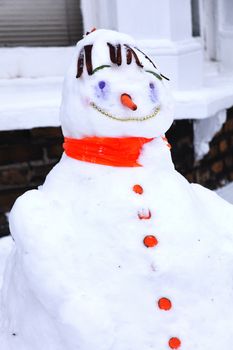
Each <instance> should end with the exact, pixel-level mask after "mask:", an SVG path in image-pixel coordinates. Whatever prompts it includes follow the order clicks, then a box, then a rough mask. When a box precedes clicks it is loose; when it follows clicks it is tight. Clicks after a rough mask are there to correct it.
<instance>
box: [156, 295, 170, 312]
mask: <svg viewBox="0 0 233 350" xmlns="http://www.w3.org/2000/svg"><path fill="white" fill-rule="evenodd" d="M158 306H159V308H160V309H161V310H165V311H168V310H170V309H171V308H172V303H171V300H169V299H168V298H160V299H159V301H158Z"/></svg>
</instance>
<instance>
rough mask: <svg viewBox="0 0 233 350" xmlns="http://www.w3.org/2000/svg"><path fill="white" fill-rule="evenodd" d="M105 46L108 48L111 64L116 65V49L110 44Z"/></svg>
mask: <svg viewBox="0 0 233 350" xmlns="http://www.w3.org/2000/svg"><path fill="white" fill-rule="evenodd" d="M107 45H108V47H109V54H110V60H111V61H112V63H114V64H116V63H117V55H116V47H115V46H113V45H112V44H110V43H107Z"/></svg>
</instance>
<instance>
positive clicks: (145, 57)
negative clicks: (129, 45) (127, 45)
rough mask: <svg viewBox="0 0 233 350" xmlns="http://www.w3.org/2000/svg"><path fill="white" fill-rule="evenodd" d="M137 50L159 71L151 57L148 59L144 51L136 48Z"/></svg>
mask: <svg viewBox="0 0 233 350" xmlns="http://www.w3.org/2000/svg"><path fill="white" fill-rule="evenodd" d="M135 49H136V50H138V51H139V52H141V53H142V54H143V55H144V56H145V58H146V59H147V60H148V61H150V63H151V64H152V65H153V66H154V68H155V69H157V67H156V65H155V64H154V62H153V61H152V60H151V59H150V57H148V56H147V55H146V54H145V53H144V52H143V51H141V50H140V49H139V48H137V47H135Z"/></svg>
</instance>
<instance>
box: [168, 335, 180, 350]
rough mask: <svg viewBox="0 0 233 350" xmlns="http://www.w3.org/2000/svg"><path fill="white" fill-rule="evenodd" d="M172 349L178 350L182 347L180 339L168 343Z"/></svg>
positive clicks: (172, 339) (173, 339)
mask: <svg viewBox="0 0 233 350" xmlns="http://www.w3.org/2000/svg"><path fill="white" fill-rule="evenodd" d="M168 344H169V346H170V348H171V349H178V348H179V347H180V346H181V341H180V339H179V338H175V337H174V338H171V339H170V340H169V342H168Z"/></svg>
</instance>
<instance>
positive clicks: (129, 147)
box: [63, 137, 153, 167]
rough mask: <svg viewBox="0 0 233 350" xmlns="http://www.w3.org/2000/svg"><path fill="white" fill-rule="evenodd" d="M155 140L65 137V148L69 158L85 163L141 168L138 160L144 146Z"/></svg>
mask: <svg viewBox="0 0 233 350" xmlns="http://www.w3.org/2000/svg"><path fill="white" fill-rule="evenodd" d="M152 140H153V138H144V137H122V138H114V137H85V138H83V139H72V138H68V137H65V142H64V144H63V148H64V150H65V153H66V155H67V156H68V157H71V158H74V159H78V160H81V161H83V162H89V163H95V164H102V165H109V166H116V167H140V166H141V164H139V163H138V158H139V156H140V154H141V150H142V148H143V146H144V144H146V143H148V142H151V141H152Z"/></svg>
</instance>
